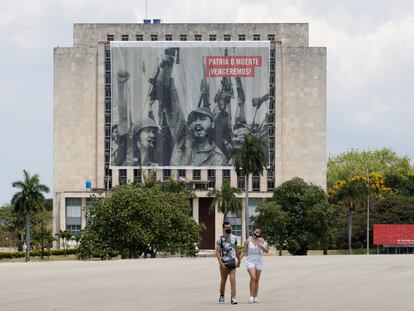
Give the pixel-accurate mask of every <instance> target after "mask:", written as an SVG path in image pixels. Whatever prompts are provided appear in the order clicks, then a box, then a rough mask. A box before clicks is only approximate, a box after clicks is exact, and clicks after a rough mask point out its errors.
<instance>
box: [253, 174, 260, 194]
mask: <svg viewBox="0 0 414 311" xmlns="http://www.w3.org/2000/svg"><path fill="white" fill-rule="evenodd" d="M252 190H253V191H260V177H253V178H252Z"/></svg>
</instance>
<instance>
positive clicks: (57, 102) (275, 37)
mask: <svg viewBox="0 0 414 311" xmlns="http://www.w3.org/2000/svg"><path fill="white" fill-rule="evenodd" d="M112 41H230V42H232V41H238V43H237V44H238V45H240V44H242V43H240V42H239V41H246V44H247V42H253V41H269V47H270V51H269V56H270V60H269V81H268V83H269V98H268V102H267V107H268V111H267V114H266V118H267V126H268V127H267V131H268V146H267V147H268V151H269V152H268V155H269V167H268V169H267V170H266V171H265V172H264V174H263V175H262V176H251V178H250V180H249V184H248V189H249V198H250V200H249V205H250V206H249V207H248V208H249V214H250V215H252V214H253V213H254V211H255V208H256V206H257V204H258V203H259V202H260V201H261V200H263V199H264V198H270V197H271V196H272V192H273V189H274V187H276V186H278V185H280V184H281V183H283V182H284V181H287V180H289V179H291V178H293V177H301V178H303V179H304V180H305V181H307V182H312V183H314V184H316V185H319V186H321V187H323V188H325V187H326V48H325V47H309V26H308V24H277V23H275V24H264V23H257V24H163V23H161V24H75V25H74V31H73V47H67V48H60V47H59V48H55V49H54V172H53V175H54V179H53V193H54V212H53V215H54V232H55V233H56V232H58V231H59V230H65V229H68V230H70V231H71V232H72V233H73V234H77V233H78V232H79V231H80V229H81V228H83V227H84V226H85V223H86V221H85V213H84V211H83V207H84V206H85V205H86V204H88V202H89V200H90V197H91V195H92V193H94V192H95V191H98V190H108V189H109V188H111V187H114V186H116V185H118V184H122V183H127V182H134V181H139V180H141V179H142V177H143V176H144V175H146V174H148V169H141V168H140V167H138V166H137V167H133V166H128V167H112V166H111V165H110V164H111V136H112V134H113V133H112V125H113V105H114V98H113V85H112V83H114V82H113V80H114V79H113V78H112V77H113V76H112V72H111V69H112V64H111V48H110V46H111V45H110V43H111V42H112ZM138 46H139V44H138ZM213 96H214V95H213ZM154 171H155V174H156V176H157V178H158V179H160V180H167V179H169V178H174V177H182V178H185V179H186V180H188V181H189V182H190V184H191V185H192V186H193V187H194V193H195V198H194V199H193V201H192V205H193V213H192V216H193V218H194V219H195V220H196V221H198V222H200V223H201V222H202V223H204V224H205V225H206V231H205V232H204V234H203V240H202V245H201V248H206V249H209V248H214V241H215V240H216V239H217V237H218V235H220V234H221V223H222V221H223V216H222V215H220V214H219V213H209V205H210V202H211V199H210V198H208V196H207V193H208V190H209V189H211V188H216V189H219V188H220V187H221V185H222V183H223V181H226V180H227V181H229V182H230V183H231V185H232V186H233V187H239V188H244V186H245V185H244V177H240V176H237V174H236V172H235V171H234V170H233V169H231V168H220V169H215V168H205V167H195V166H193V167H186V168H183V167H178V168H177V169H175V168H174V167H168V168H164V167H158V168H156V169H154ZM87 181H88V183H90V184H91V188H90V189H86V186H85V184H86V182H87ZM240 197H241V198H243V197H244V195H243V194H242V195H241V196H240ZM243 202H244V200H243ZM244 212H245V208H243V212H242V213H240V215H229V220H230V222H231V223H232V225H233V231H235V234H236V235H239V236H241V235H242V233H243V232H244V227H245V226H244Z"/></svg>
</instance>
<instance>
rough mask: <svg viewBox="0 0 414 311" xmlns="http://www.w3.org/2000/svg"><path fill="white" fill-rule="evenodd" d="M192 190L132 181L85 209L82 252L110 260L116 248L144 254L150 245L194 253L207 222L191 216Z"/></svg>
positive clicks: (128, 254)
mask: <svg viewBox="0 0 414 311" xmlns="http://www.w3.org/2000/svg"><path fill="white" fill-rule="evenodd" d="M190 199H191V194H189V193H188V192H183V191H182V192H167V191H164V190H163V189H160V188H159V187H138V186H136V185H133V184H127V185H122V186H118V187H116V188H115V189H114V190H113V191H111V192H110V193H108V194H107V196H106V197H101V198H95V199H94V201H93V203H92V204H91V205H88V206H87V207H86V215H87V217H88V220H87V225H86V228H85V229H84V230H83V231H82V232H81V238H80V245H79V256H80V258H89V257H92V256H98V257H101V258H107V257H109V256H110V254H111V253H112V252H114V251H116V252H119V253H121V254H123V256H124V257H129V258H131V257H132V258H135V257H139V256H140V255H141V254H142V253H143V252H145V250H146V249H147V248H148V246H151V247H152V248H153V249H156V250H157V251H164V252H179V253H181V254H183V255H188V256H189V255H195V254H196V252H197V244H198V243H199V240H200V234H201V230H202V229H203V226H202V225H199V224H197V223H196V222H195V221H194V220H193V219H192V218H191V217H190V216H189V215H190V204H189V202H190Z"/></svg>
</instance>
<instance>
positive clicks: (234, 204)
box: [208, 181, 242, 219]
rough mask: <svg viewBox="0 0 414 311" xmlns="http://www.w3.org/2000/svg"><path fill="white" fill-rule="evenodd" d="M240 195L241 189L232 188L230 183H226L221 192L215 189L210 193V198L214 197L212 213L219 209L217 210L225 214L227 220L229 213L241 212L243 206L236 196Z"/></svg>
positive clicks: (211, 206) (211, 207)
mask: <svg viewBox="0 0 414 311" xmlns="http://www.w3.org/2000/svg"><path fill="white" fill-rule="evenodd" d="M240 193H241V190H240V189H238V188H234V187H231V186H230V183H229V182H228V181H224V183H223V185H222V186H221V189H220V190H216V189H213V190H211V191H209V192H208V196H209V197H213V200H212V201H211V205H210V211H214V210H215V208H216V207H217V209H218V210H219V211H220V212H221V213H223V214H224V219H226V217H227V214H228V213H229V212H238V211H240V210H241V209H242V204H241V202H240V200H239V198H237V196H236V195H237V194H240Z"/></svg>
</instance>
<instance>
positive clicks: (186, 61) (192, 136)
mask: <svg viewBox="0 0 414 311" xmlns="http://www.w3.org/2000/svg"><path fill="white" fill-rule="evenodd" d="M269 48H270V43H269V42H268V41H224V42H217V41H215V42H211V41H209V42H207V41H204V42H203V41H182V42H181V41H180V42H176V41H174V42H173V41H161V42H160V41H154V42H151V41H149V42H148V41H141V42H131V41H129V42H122V41H120V42H111V63H112V140H111V166H112V167H137V166H139V167H153V166H162V167H165V168H167V167H171V168H187V167H205V168H207V167H208V168H219V167H229V166H231V160H230V150H231V149H232V148H238V146H240V145H241V143H242V142H243V138H244V135H246V133H253V134H255V135H257V136H260V137H261V138H262V139H264V141H265V142H266V143H267V141H268V140H267V132H268V131H267V120H266V115H267V112H268V102H269ZM266 152H267V146H266Z"/></svg>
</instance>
